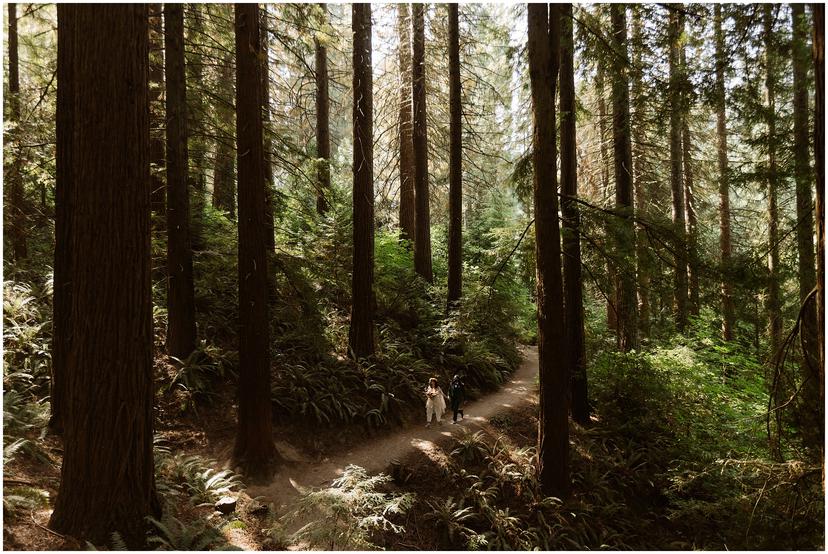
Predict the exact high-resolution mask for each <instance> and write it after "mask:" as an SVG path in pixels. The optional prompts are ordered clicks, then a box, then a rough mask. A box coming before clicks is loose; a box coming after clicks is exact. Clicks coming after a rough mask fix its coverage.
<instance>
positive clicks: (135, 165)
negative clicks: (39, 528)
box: [50, 4, 160, 548]
mask: <svg viewBox="0 0 828 554" xmlns="http://www.w3.org/2000/svg"><path fill="white" fill-rule="evenodd" d="M147 16H148V13H147V6H146V4H140V5H129V6H120V5H109V6H105V5H94V6H93V5H91V4H85V5H70V4H61V5H59V6H58V35H59V38H58V42H59V45H60V46H59V48H60V53H59V63H60V64H61V68H60V69H59V72H60V74H61V75H62V76H67V75H68V76H69V78H68V79H66V80H63V79H62V80H61V81H60V84H59V85H58V86H59V87H60V88H61V89H63V90H62V91H61V92H60V101H59V106H60V107H61V108H65V109H67V110H68V111H69V113H64V112H61V111H59V112H58V114H59V115H58V117H59V119H60V120H61V124H60V125H59V126H58V130H59V131H58V132H59V138H58V145H59V146H58V148H59V149H58V155H59V156H60V158H61V159H60V160H59V162H58V163H59V166H60V168H61V170H62V171H64V170H65V173H63V174H62V175H61V176H67V177H68V183H65V184H68V185H69V186H68V187H66V188H64V189H63V191H62V192H61V195H60V200H65V201H66V203H67V206H68V207H69V208H70V209H71V230H70V232H69V233H68V235H69V237H68V238H69V239H70V240H69V242H68V244H67V243H66V242H60V243H59V246H67V245H68V247H69V249H71V251H72V252H74V253H76V254H77V255H73V256H70V257H68V267H64V268H65V269H67V272H66V274H65V275H64V276H63V277H62V279H63V278H65V279H66V281H68V283H69V285H68V289H69V294H68V298H69V299H71V310H70V313H69V315H68V318H67V326H66V327H65V328H64V330H65V329H71V330H72V333H73V335H72V339H71V341H70V342H69V351H68V353H67V355H66V358H65V360H63V364H64V368H63V369H64V370H65V373H64V375H65V378H66V381H65V387H66V392H65V394H66V396H65V401H66V404H65V411H64V412H63V415H64V418H63V423H64V452H63V464H62V467H61V482H60V489H59V491H58V495H57V500H56V502H55V509H54V512H53V513H52V516H51V520H50V526H51V528H52V529H54V530H55V531H58V532H60V533H64V534H67V535H71V536H73V537H77V538H80V539H85V540H89V541H92V542H93V543H98V544H101V543H103V542H105V541H108V540H109V536H110V533H111V532H112V531H118V532H119V533H120V534H121V536H122V537H123V538H124V539H125V541H126V542H127V545H129V546H130V547H132V548H140V547H141V546H142V545H143V544H144V540H145V527H146V523H145V519H144V518H145V516H147V515H155V516H158V515H159V512H160V509H159V504H158V500H157V498H156V495H155V477H154V475H155V474H154V469H155V468H154V465H153V453H152V434H153V433H152V421H153V416H152V401H153V393H154V388H153V381H152V346H153V332H152V296H151V293H152V291H151V281H150V164H149V146H150V145H149V142H150V138H149V98H148V88H147V73H148V67H147V65H148V59H149V45H148V28H147V21H148V17H147ZM101 75H106V76H107V78H106V79H101ZM101 137H106V140H101ZM67 193H68V194H67ZM62 223H64V224H65V223H66V221H65V220H64V221H62ZM65 300H66V298H64V301H65Z"/></svg>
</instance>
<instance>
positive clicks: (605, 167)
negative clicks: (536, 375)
mask: <svg viewBox="0 0 828 554" xmlns="http://www.w3.org/2000/svg"><path fill="white" fill-rule="evenodd" d="M605 64H606V62H604V59H603V58H600V59H599V60H598V71H597V72H596V77H595V92H596V94H597V95H598V132H599V134H600V152H601V189H602V190H601V192H602V193H603V195H604V197H609V196H610V177H609V176H610V173H609V171H610V164H611V163H612V161H611V156H610V152H609V148H608V147H607V144H608V143H609V139H608V138H607V134H608V130H607V119H608V117H609V116H608V115H607V103H606V100H605V80H606V67H605ZM604 229H605V232H606V234H607V235H608V236H609V235H610V234H611V233H612V225H611V224H610V223H609V222H607V223H606V225H605V226H604ZM615 281H616V272H615V267H614V266H613V264H612V261H611V260H607V327H608V328H609V329H610V330H615V329H617V328H618V314H617V312H616V310H617V309H618V306H617V305H618V298H617V294H616V282H615Z"/></svg>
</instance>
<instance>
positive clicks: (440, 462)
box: [3, 347, 538, 550]
mask: <svg viewBox="0 0 828 554" xmlns="http://www.w3.org/2000/svg"><path fill="white" fill-rule="evenodd" d="M523 355H524V359H523V362H522V363H521V365H520V366H519V368H518V369H517V370H516V371H515V372H514V373H513V374H512V375H510V376H509V378H508V379H507V381H506V382H505V383H504V384H503V385H501V387H500V388H499V389H498V390H496V391H495V392H492V393H490V394H487V395H484V396H481V397H480V398H478V399H476V400H473V401H468V402H466V404H465V406H464V418H463V419H460V420H458V423H457V425H453V424H452V421H451V420H452V412H451V410H450V409H449V410H447V411H446V413H444V414H443V418H442V420H441V422H440V423H432V425H431V427H429V428H426V427H425V421H424V420H425V409H424V407H425V406H424V405H423V409H422V410H420V411H421V412H422V413H418V414H416V415H415V414H410V416H411V417H408V418H406V420H407V422H406V423H404V424H403V425H402V426H401V427H397V428H393V430H389V431H383V432H379V433H376V432H375V433H366V432H365V431H364V430H360V429H345V430H342V429H336V428H324V429H318V428H315V427H317V426H309V425H302V424H301V423H300V424H298V425H297V424H291V425H286V426H284V427H281V428H280V427H277V429H276V435H275V439H276V445H277V449H278V451H279V454H280V455H281V456H282V458H283V464H282V465H281V466H280V467H279V469H278V470H277V471H276V473H275V475H274V476H273V478H272V479H271V480H270V481H269V482H261V483H256V484H252V483H251V484H249V485H248V487H247V488H246V489H242V490H241V491H238V490H236V491H233V492H231V493H229V494H230V495H231V496H233V497H235V498H237V500H238V506H237V509H236V512H235V513H234V514H232V515H230V516H220V515H219V514H218V512H212V508H211V505H202V506H189V505H187V502H186V501H184V502H182V503H181V505H178V506H177V517H178V518H179V519H180V521H181V522H183V523H185V524H187V525H189V524H192V523H194V522H197V521H198V520H203V519H205V518H206V519H207V520H208V521H210V523H211V524H213V525H215V524H219V526H221V524H222V523H232V522H236V523H237V525H225V526H224V528H223V529H222V534H223V535H224V537H223V541H222V542H224V541H226V542H224V546H225V547H230V548H240V549H244V550H260V549H274V548H275V549H281V548H284V547H287V545H281V544H280V543H279V542H276V543H274V542H273V541H272V540H271V539H270V531H269V529H268V528H269V527H270V526H271V525H272V524H273V522H274V521H275V520H276V519H277V518H278V517H280V516H283V515H284V514H286V513H288V512H289V511H290V510H291V509H292V508H293V507H294V504H295V501H296V500H298V499H299V498H300V496H301V494H302V492H304V491H307V490H310V489H318V488H319V487H323V486H326V485H329V484H330V482H331V481H332V480H334V479H336V478H337V477H340V476H341V475H342V474H343V472H344V470H345V468H346V467H348V466H349V465H356V466H360V467H362V468H364V469H365V470H366V471H367V472H368V474H375V473H378V472H384V473H386V474H389V473H391V472H393V469H394V466H395V465H396V466H397V467H404V468H407V469H406V471H408V472H409V473H411V471H412V469H413V471H414V472H416V473H418V474H419V476H420V477H424V478H425V481H426V484H424V486H425V487H426V488H427V489H432V488H435V487H436V488H437V489H438V490H439V488H440V484H439V482H433V481H436V480H438V479H439V478H440V471H439V468H440V467H445V465H446V462H447V459H448V454H447V453H446V451H445V450H444V447H446V446H448V445H450V444H452V442H453V441H454V440H455V439H456V438H457V437H458V436H461V435H463V434H465V433H468V432H469V431H476V430H479V429H484V430H486V429H487V428H488V431H490V432H493V431H494V428H493V427H492V426H491V419H492V418H494V417H495V416H502V417H505V420H506V421H509V420H510V418H509V416H506V415H505V414H509V413H522V414H523V415H519V416H517V419H524V418H525V417H527V416H528V415H529V414H528V413H527V411H528V410H530V409H531V408H530V406H532V405H533V404H534V403H535V402H536V401H537V394H536V390H537V387H536V383H537V372H538V354H537V348H534V347H525V348H523ZM232 398H233V392H232V387H228V388H227V390H226V391H225V392H224V393H222V394H221V399H219V400H217V401H214V402H212V403H211V404H210V405H208V406H204V407H203V408H201V409H200V410H199V412H198V413H197V414H195V415H193V416H192V417H190V418H185V420H184V421H182V420H180V419H178V420H176V419H175V418H167V417H164V412H165V411H166V410H169V409H171V407H170V406H169V405H165V404H164V403H163V402H162V405H161V406H160V407H159V409H160V419H161V421H167V422H170V423H171V425H161V428H160V429H159V430H158V436H159V437H160V438H162V439H163V441H164V442H165V443H166V444H169V445H171V450H173V452H174V454H175V455H177V456H179V458H177V459H179V460H180V459H186V456H188V455H196V456H200V457H202V458H203V459H205V460H217V461H216V462H215V463H214V464H212V465H213V467H212V470H213V471H216V472H217V471H220V470H223V469H229V468H230V467H231V465H230V464H231V462H230V454H231V452H232V446H233V433H234V431H235V425H233V421H231V420H232V419H233V413H234V412H233V411H232V410H229V409H228V408H229V406H230V405H231V404H232V402H233V400H232ZM513 417H515V416H513ZM173 421H175V423H172V422H173ZM525 423H528V421H527V422H525ZM524 438H525V439H526V441H528V442H531V441H532V440H534V437H533V436H531V437H530V436H527V437H524ZM38 442H39V445H40V447H41V452H42V453H43V455H44V456H42V457H41V458H40V459H29V458H25V457H24V458H19V459H16V460H15V461H14V462H12V463H11V464H9V465H8V466H6V467H5V468H4V484H5V487H6V488H8V487H9V486H19V485H24V486H26V487H32V488H33V490H37V491H41V494H43V495H44V499H46V498H48V500H45V501H44V502H43V503H42V504H41V505H40V506H39V507H37V508H36V509H32V510H25V511H22V512H17V513H13V514H10V513H7V514H5V515H6V516H7V517H4V524H3V543H4V549H12V550H77V549H84V548H85V547H86V546H87V545H84V544H83V543H80V542H78V541H76V540H74V539H72V538H69V537H62V536H60V535H58V534H57V533H54V532H53V531H51V530H49V529H48V528H47V526H48V521H49V517H50V515H51V511H52V504H53V502H54V498H55V496H56V494H57V490H58V486H59V482H60V463H61V454H62V447H61V446H62V445H61V442H60V439H59V438H57V437H54V436H52V435H47V436H44V437H42V438H41V439H40V440H39V441H38ZM157 463H158V461H157ZM426 466H428V467H426ZM416 481H422V479H417V480H416ZM182 500H183V499H182ZM268 505H269V506H270V510H263V508H264V507H265V506H268ZM4 511H5V510H4ZM211 512H212V513H211ZM263 514H266V516H267V517H262V516H263ZM8 516H11V517H8ZM301 523H302V522H301V521H300V520H298V519H297V520H292V521H291V522H290V524H289V525H288V526H287V527H285V529H284V531H291V530H295V529H296V528H298V526H299V525H300V524H301ZM104 546H105V547H110V548H111V547H113V545H104ZM410 546H414V545H410ZM396 548H403V545H400V546H397V547H396Z"/></svg>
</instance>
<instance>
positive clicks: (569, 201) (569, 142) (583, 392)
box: [560, 4, 589, 424]
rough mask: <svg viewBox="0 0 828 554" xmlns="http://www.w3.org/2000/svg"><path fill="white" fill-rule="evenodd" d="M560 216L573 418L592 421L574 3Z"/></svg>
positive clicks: (565, 16)
mask: <svg viewBox="0 0 828 554" xmlns="http://www.w3.org/2000/svg"><path fill="white" fill-rule="evenodd" d="M561 11H562V13H561V72H560V98H561V99H560V102H561V108H560V113H561V195H562V197H561V215H562V217H563V231H562V233H563V280H564V297H565V300H564V308H565V317H564V320H565V323H566V344H567V349H566V350H567V361H568V363H569V374H570V381H571V386H572V405H571V410H572V419H574V420H575V421H577V422H578V423H581V424H583V423H587V422H588V421H589V397H588V394H587V392H588V391H587V374H586V347H585V340H584V299H583V294H584V293H583V280H582V277H581V235H580V225H581V219H580V214H579V212H578V203H577V202H576V201H575V199H576V198H577V197H578V160H577V152H576V147H577V143H576V132H575V68H574V50H575V43H574V39H573V32H572V27H573V20H572V4H562V5H561Z"/></svg>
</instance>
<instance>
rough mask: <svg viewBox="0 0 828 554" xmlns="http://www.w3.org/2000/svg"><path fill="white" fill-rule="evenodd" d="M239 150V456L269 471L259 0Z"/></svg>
mask: <svg viewBox="0 0 828 554" xmlns="http://www.w3.org/2000/svg"><path fill="white" fill-rule="evenodd" d="M235 28H236V91H237V98H236V140H237V145H236V150H237V152H238V171H239V397H238V399H239V416H238V418H239V423H238V430H237V433H236V444H235V448H234V458H235V460H236V462H237V463H238V464H239V465H241V466H242V467H243V468H244V471H245V472H246V473H248V474H249V475H251V476H254V477H266V476H268V474H269V471H270V469H271V467H272V464H273V463H274V462H275V461H276V458H277V454H276V449H275V446H274V444H273V435H272V409H271V403H270V318H269V315H268V294H267V291H268V279H267V243H266V240H265V236H264V234H265V233H264V229H265V227H264V217H265V213H264V212H265V210H264V205H265V182H264V148H263V140H262V96H261V93H262V87H261V67H262V66H261V62H260V58H259V55H260V53H261V41H260V38H259V6H258V4H236V6H235Z"/></svg>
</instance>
